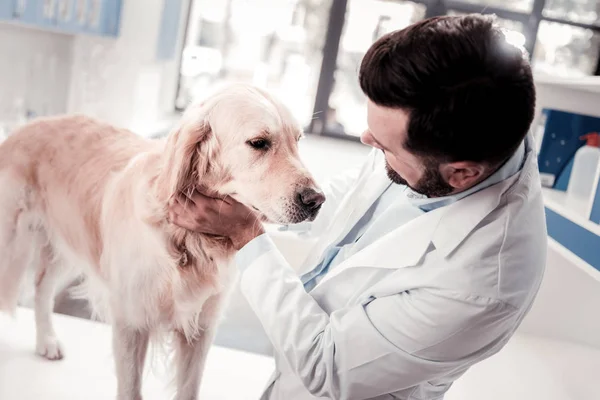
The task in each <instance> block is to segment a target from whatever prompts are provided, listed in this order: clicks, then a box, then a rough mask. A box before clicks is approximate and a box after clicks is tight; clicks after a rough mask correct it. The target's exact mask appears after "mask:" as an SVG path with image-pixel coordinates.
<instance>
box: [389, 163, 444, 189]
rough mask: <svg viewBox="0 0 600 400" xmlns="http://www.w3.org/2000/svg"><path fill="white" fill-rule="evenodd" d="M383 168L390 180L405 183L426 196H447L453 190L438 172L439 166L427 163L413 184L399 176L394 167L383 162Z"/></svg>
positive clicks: (398, 183)
mask: <svg viewBox="0 0 600 400" xmlns="http://www.w3.org/2000/svg"><path fill="white" fill-rule="evenodd" d="M385 169H386V171H387V176H388V178H390V180H391V181H392V182H394V183H395V184H397V185H405V186H408V187H409V188H411V189H412V190H414V191H415V192H417V193H419V194H422V195H425V196H427V197H443V196H447V195H449V194H450V193H452V192H453V191H454V188H453V187H452V186H450V185H449V184H448V182H446V181H445V180H444V178H443V177H442V174H440V170H439V166H438V165H437V164H436V165H433V164H429V165H426V167H425V172H424V173H423V176H422V177H421V179H419V181H418V182H417V184H416V185H415V186H411V185H409V184H408V182H407V181H406V179H404V178H403V177H401V176H400V174H398V173H397V172H396V171H394V169H393V168H392V167H391V166H390V165H389V164H388V163H387V161H386V163H385Z"/></svg>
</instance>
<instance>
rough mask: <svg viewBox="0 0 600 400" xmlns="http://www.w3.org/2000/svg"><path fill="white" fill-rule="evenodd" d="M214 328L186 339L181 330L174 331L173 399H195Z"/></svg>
mask: <svg viewBox="0 0 600 400" xmlns="http://www.w3.org/2000/svg"><path fill="white" fill-rule="evenodd" d="M213 337H214V329H213V328H212V327H210V328H209V329H205V330H204V331H202V333H201V334H200V336H199V337H198V338H196V339H192V340H190V341H188V340H187V339H186V337H185V336H184V335H183V333H181V332H176V333H175V342H176V348H175V363H176V371H177V395H176V396H175V400H197V399H198V391H199V389H200V381H201V380H202V372H203V370H204V364H205V362H206V355H207V354H208V350H209V348H210V345H211V343H212V341H213Z"/></svg>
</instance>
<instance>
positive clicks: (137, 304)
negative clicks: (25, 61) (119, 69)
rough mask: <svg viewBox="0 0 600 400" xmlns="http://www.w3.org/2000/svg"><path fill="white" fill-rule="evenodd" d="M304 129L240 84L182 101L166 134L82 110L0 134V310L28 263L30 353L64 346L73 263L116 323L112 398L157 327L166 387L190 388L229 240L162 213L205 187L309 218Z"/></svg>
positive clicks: (97, 306)
mask: <svg viewBox="0 0 600 400" xmlns="http://www.w3.org/2000/svg"><path fill="white" fill-rule="evenodd" d="M300 135H301V131H300V129H299V128H298V126H297V124H296V122H295V121H294V119H293V117H292V115H291V114H290V112H289V111H288V110H287V109H286V108H285V107H284V106H283V105H282V104H281V103H279V102H278V101H277V100H276V99H274V98H273V97H271V96H270V95H269V94H268V93H266V92H264V91H262V90H259V89H257V88H254V87H250V86H245V85H232V86H229V87H227V88H225V89H222V90H220V91H218V92H216V93H214V94H213V95H211V96H209V97H208V99H206V100H205V101H204V103H202V104H201V105H196V106H192V107H190V108H189V109H188V110H187V111H186V113H185V114H184V116H183V118H182V120H181V121H180V123H179V125H178V126H177V128H176V129H174V130H173V132H171V134H170V135H169V136H168V137H167V138H166V139H164V140H150V139H144V138H142V137H140V136H138V135H135V134H133V133H131V132H128V131H126V130H122V129H117V128H115V127H113V126H110V125H107V124H104V123H102V122H99V121H95V120H92V119H90V118H87V117H84V116H66V117H58V118H49V119H40V120H37V121H35V122H32V123H30V124H28V125H26V126H24V127H23V128H22V129H20V130H19V131H17V132H15V133H14V134H13V135H12V136H10V137H9V138H8V139H7V140H6V141H5V142H4V143H2V145H0V187H2V192H1V193H0V252H1V253H0V254H2V257H1V258H0V311H2V310H4V311H7V312H12V311H14V309H15V307H16V305H17V301H18V300H17V299H18V296H19V288H20V287H21V284H22V282H23V281H24V277H25V275H26V274H25V272H26V268H27V266H31V268H33V269H34V270H35V276H36V279H35V286H36V293H35V318H36V326H37V353H39V354H40V355H42V356H44V357H46V358H48V359H53V360H54V359H60V358H62V357H63V349H62V346H61V344H60V343H59V341H58V340H57V337H56V334H55V332H54V329H53V326H52V319H51V314H52V311H53V306H54V296H55V292H56V289H57V285H58V283H59V282H61V281H63V280H64V279H67V278H71V277H72V276H73V275H74V274H79V275H83V277H84V278H85V280H84V284H83V286H82V287H81V292H82V293H83V294H84V295H85V296H86V297H87V298H88V299H89V300H90V304H91V305H92V307H93V310H94V312H95V314H96V315H97V316H98V317H99V318H101V319H103V320H105V321H108V322H110V323H111V324H112V326H113V348H114V356H115V362H116V372H117V380H118V398H119V399H128V400H131V399H141V390H140V389H141V380H142V372H143V369H144V359H145V355H146V352H147V347H148V343H149V340H150V338H152V337H154V336H155V335H156V334H159V333H165V332H166V333H168V334H169V335H170V336H171V338H172V339H173V343H174V349H173V351H174V358H173V359H174V362H175V365H174V368H175V374H176V385H177V388H176V390H177V395H176V398H177V399H179V400H191V399H196V398H197V393H198V388H199V385H200V379H201V375H202V369H203V366H204V360H205V357H206V353H207V351H208V348H209V346H210V344H211V342H212V338H213V333H214V330H215V325H216V322H217V319H218V316H219V312H220V310H221V309H222V305H223V301H224V298H225V297H226V295H227V291H228V288H229V286H230V283H231V282H232V279H234V276H235V275H234V271H235V270H234V269H233V267H232V266H231V262H230V261H231V258H232V256H233V254H234V249H233V248H232V246H231V243H230V242H229V241H228V240H227V239H224V238H218V237H210V236H205V235H201V234H197V233H193V232H189V231H185V230H183V229H181V228H178V227H176V226H174V225H173V224H170V223H169V222H168V221H167V205H168V202H169V201H170V199H172V198H173V196H175V195H177V194H179V193H182V192H186V191H191V190H193V189H194V188H195V187H200V186H201V187H204V188H208V189H210V190H212V191H214V192H215V193H218V194H220V195H222V196H226V195H229V196H232V197H233V198H235V199H237V200H238V201H240V202H242V203H244V204H246V205H248V206H252V207H253V208H255V209H256V210H258V211H259V212H260V213H261V214H262V216H263V218H265V219H267V220H271V221H275V222H280V223H297V222H301V221H303V220H307V219H312V218H314V217H315V216H316V213H317V212H318V207H312V206H314V204H312V206H309V207H307V205H306V204H304V203H303V202H302V200H301V196H300V194H301V193H307V191H308V193H309V194H310V193H317V192H318V188H317V187H316V185H315V183H314V181H313V179H312V177H311V176H310V174H309V173H308V172H307V170H306V169H305V168H304V167H303V165H302V163H301V161H300V159H299V157H298V152H297V140H298V139H299V137H300ZM265 143H266V145H265V146H262V145H263V144H265ZM82 395H83V394H82Z"/></svg>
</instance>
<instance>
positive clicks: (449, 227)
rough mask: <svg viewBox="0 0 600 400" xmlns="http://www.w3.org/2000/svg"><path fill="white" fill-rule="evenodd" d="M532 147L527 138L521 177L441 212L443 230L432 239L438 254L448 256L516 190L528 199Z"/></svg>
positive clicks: (532, 184) (533, 162) (531, 187)
mask: <svg viewBox="0 0 600 400" xmlns="http://www.w3.org/2000/svg"><path fill="white" fill-rule="evenodd" d="M532 144H533V139H532V138H531V137H530V136H528V137H527V138H526V140H525V161H524V165H523V168H522V169H521V172H520V173H518V174H515V175H513V176H511V177H509V178H507V179H504V180H503V181H501V182H499V183H497V184H495V185H492V186H490V187H488V188H486V189H484V190H481V191H479V192H476V193H473V194H471V195H469V196H467V197H465V198H463V199H461V200H460V201H458V202H456V203H453V204H450V205H448V206H447V207H444V208H443V209H444V213H443V215H442V216H441V218H440V224H439V226H440V227H443V229H438V230H436V231H435V233H434V235H433V237H432V243H433V244H434V245H435V248H436V249H437V250H438V251H440V252H441V253H443V255H448V254H450V253H451V252H452V251H453V250H454V249H455V248H456V247H458V246H459V245H460V244H461V243H462V241H463V240H464V239H465V238H466V237H467V236H468V235H469V234H470V233H471V232H472V231H473V230H474V229H475V228H476V227H477V225H478V224H479V223H480V222H481V221H482V220H483V219H484V218H485V217H486V216H488V215H489V214H490V213H491V212H492V211H493V210H494V209H496V208H497V207H498V205H499V204H500V201H501V200H502V198H503V196H504V194H505V193H506V192H507V191H509V190H513V188H515V187H516V188H518V190H519V192H520V193H521V195H524V196H528V195H529V192H530V191H531V190H535V188H536V185H535V182H533V176H534V173H535V172H536V171H537V159H536V156H535V151H533V148H532ZM537 186H539V184H538V185H537Z"/></svg>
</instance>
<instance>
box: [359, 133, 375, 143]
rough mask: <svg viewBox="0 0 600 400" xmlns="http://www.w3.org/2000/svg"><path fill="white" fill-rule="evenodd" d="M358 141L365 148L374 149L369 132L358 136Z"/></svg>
mask: <svg viewBox="0 0 600 400" xmlns="http://www.w3.org/2000/svg"><path fill="white" fill-rule="evenodd" d="M360 141H361V142H362V143H363V144H366V145H367V146H371V147H375V141H374V140H373V135H371V132H370V131H369V130H368V129H367V130H366V131H364V132H363V133H362V135H360Z"/></svg>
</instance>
